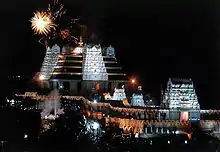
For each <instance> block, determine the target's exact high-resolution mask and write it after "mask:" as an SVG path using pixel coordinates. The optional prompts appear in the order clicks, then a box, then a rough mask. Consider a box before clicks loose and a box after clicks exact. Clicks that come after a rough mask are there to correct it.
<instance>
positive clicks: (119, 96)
mask: <svg viewBox="0 0 220 152" xmlns="http://www.w3.org/2000/svg"><path fill="white" fill-rule="evenodd" d="M125 99H126V94H125V89H124V86H122V88H121V89H116V88H115V91H114V93H113V97H112V100H121V101H124V100H125Z"/></svg>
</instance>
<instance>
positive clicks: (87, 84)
mask: <svg viewBox="0 0 220 152" xmlns="http://www.w3.org/2000/svg"><path fill="white" fill-rule="evenodd" d="M39 78H40V80H41V82H42V84H43V86H44V87H48V88H52V89H55V88H56V89H59V90H63V91H64V92H65V93H66V94H69V95H84V96H88V95H89V94H90V92H91V91H92V89H94V88H95V87H96V86H97V85H98V87H99V88H98V89H99V90H100V91H101V92H113V90H114V89H115V88H117V87H118V86H119V85H124V86H125V88H127V87H128V77H127V76H126V74H125V73H124V72H123V70H122V67H121V66H120V65H119V63H118V61H117V59H116V57H115V51H114V48H113V47H112V46H109V47H107V48H102V47H101V46H100V45H92V44H86V45H83V43H82V41H80V43H79V46H78V47H75V48H74V47H69V46H64V47H63V48H62V49H61V48H60V47H59V46H58V45H55V46H53V47H52V48H49V47H48V49H47V52H46V55H45V59H44V62H43V65H42V68H41V72H40V76H39Z"/></svg>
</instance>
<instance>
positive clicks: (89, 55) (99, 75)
mask: <svg viewBox="0 0 220 152" xmlns="http://www.w3.org/2000/svg"><path fill="white" fill-rule="evenodd" d="M83 58H84V60H83V80H95V81H107V80H108V74H107V71H106V67H105V64H104V61H103V57H102V50H101V46H100V45H96V46H91V45H86V46H85V52H84V56H83Z"/></svg>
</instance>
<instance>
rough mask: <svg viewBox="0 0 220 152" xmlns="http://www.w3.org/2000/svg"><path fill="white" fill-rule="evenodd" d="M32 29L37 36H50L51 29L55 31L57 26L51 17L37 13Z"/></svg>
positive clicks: (32, 20) (33, 19)
mask: <svg viewBox="0 0 220 152" xmlns="http://www.w3.org/2000/svg"><path fill="white" fill-rule="evenodd" d="M31 23H32V24H31V27H32V29H33V31H34V32H35V33H36V34H40V35H48V33H50V31H51V29H55V28H56V25H55V24H54V23H53V20H52V19H51V15H50V14H49V13H46V12H36V13H34V17H33V18H32V19H31Z"/></svg>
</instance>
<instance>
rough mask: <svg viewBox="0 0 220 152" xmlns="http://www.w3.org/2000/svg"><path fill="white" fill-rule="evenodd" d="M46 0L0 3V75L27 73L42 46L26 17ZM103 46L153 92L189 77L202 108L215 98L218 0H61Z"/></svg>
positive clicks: (35, 67) (34, 68) (37, 62)
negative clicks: (172, 79) (111, 48)
mask: <svg viewBox="0 0 220 152" xmlns="http://www.w3.org/2000/svg"><path fill="white" fill-rule="evenodd" d="M49 2H51V0H37V1H27V0H26V1H25V0H20V1H17V0H7V1H5V2H2V1H1V2H0V6H1V9H0V17H1V24H0V27H1V28H0V33H1V43H2V44H1V53H2V59H1V65H2V67H1V70H2V71H1V74H2V75H7V74H20V75H26V74H32V73H34V72H36V71H38V70H39V69H40V65H41V62H42V60H43V57H44V52H45V49H44V48H43V46H41V45H40V44H38V42H37V41H38V39H39V37H38V36H34V35H33V33H32V31H31V28H30V22H29V19H30V18H31V17H32V15H33V12H34V11H35V10H37V9H44V8H46V7H47V4H48V3H49ZM61 2H62V3H64V4H65V6H66V8H67V9H68V13H69V14H72V15H73V16H81V17H82V18H83V19H84V20H85V21H86V22H87V25H88V26H89V28H90V29H92V30H93V31H94V32H95V33H96V34H97V35H98V37H99V38H100V39H101V40H102V43H103V44H105V45H108V44H112V45H113V46H114V47H115V49H116V55H117V57H118V59H119V60H120V61H121V64H122V66H123V67H124V69H125V71H126V72H127V73H128V74H129V75H134V76H136V77H137V78H138V81H139V83H140V84H141V85H142V86H144V89H145V91H147V92H150V93H152V94H153V95H155V96H158V95H159V93H160V85H161V84H164V83H165V82H166V81H167V78H168V77H192V78H193V80H194V82H195V85H196V91H197V93H198V96H199V99H200V103H201V104H202V107H206V108H208V106H209V107H217V106H218V105H220V104H219V103H220V100H219V70H220V69H219V66H218V65H219V63H220V62H219V53H218V52H219V49H220V48H219V45H218V44H219V34H220V33H219V29H220V27H219V17H220V16H219V14H218V11H217V9H218V7H219V3H218V1H217V0H216V1H207V0H206V1H205V0H202V1H194V2H191V1H183V0H179V1H170V0H167V1H164V0H163V1H162V0H161V1H158V0H154V1H153V0H149V1H147V0H142V1H140V0H135V1H134V0H132V1H124V0H120V1H118V2H117V1H114V0H111V1H110V0H104V1H103V0H63V1H61Z"/></svg>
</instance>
